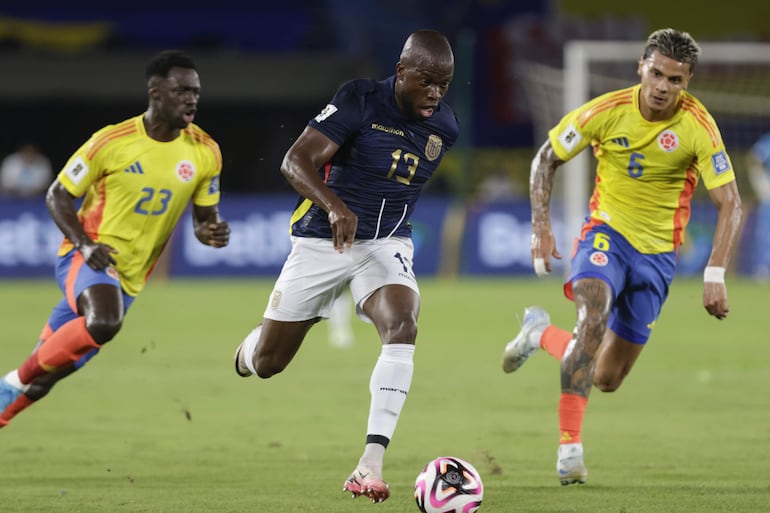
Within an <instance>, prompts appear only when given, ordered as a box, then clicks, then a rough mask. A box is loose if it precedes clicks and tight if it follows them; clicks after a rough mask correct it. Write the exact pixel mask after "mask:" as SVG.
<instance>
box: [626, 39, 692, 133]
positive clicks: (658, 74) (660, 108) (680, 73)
mask: <svg viewBox="0 0 770 513" xmlns="http://www.w3.org/2000/svg"><path fill="white" fill-rule="evenodd" d="M637 72H638V73H639V76H640V77H642V90H641V93H640V94H639V107H640V109H641V111H642V116H644V118H645V119H646V120H648V121H659V120H663V119H668V118H670V117H671V116H673V115H674V112H675V110H676V105H677V102H678V101H679V93H681V92H682V90H683V89H687V85H688V84H689V83H690V77H691V76H692V73H691V72H690V65H689V64H686V63H684V62H679V61H677V60H674V59H671V58H669V57H665V56H663V55H661V54H660V53H658V52H657V51H655V52H652V55H650V56H649V57H648V58H646V59H645V58H642V59H639V68H638V69H637Z"/></svg>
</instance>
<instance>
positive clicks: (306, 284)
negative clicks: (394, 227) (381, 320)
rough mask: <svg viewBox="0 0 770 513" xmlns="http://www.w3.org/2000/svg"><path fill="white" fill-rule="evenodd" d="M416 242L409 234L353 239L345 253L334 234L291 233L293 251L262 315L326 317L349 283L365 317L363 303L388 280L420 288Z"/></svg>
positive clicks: (359, 312) (299, 318) (278, 318)
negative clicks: (336, 246) (414, 262)
mask: <svg viewBox="0 0 770 513" xmlns="http://www.w3.org/2000/svg"><path fill="white" fill-rule="evenodd" d="M413 256H414V245H413V244H412V239H410V238H408V237H390V238H388V239H373V240H364V241H355V242H353V246H352V247H350V248H347V247H346V248H345V250H344V252H343V253H339V252H337V250H335V249H334V245H333V244H332V241H331V239H318V238H310V237H292V241H291V252H290V253H289V256H288V257H287V258H286V262H285V263H284V264H283V269H281V274H280V276H278V280H276V282H275V286H274V287H273V292H272V293H271V294H270V301H269V302H268V304H267V308H266V309H265V313H264V317H265V318H266V319H272V320H275V321H306V320H308V319H314V318H316V317H323V318H328V317H329V312H330V311H331V308H332V304H333V303H334V301H335V300H336V299H337V297H338V296H339V295H340V294H341V293H342V292H343V291H344V290H345V288H346V287H348V286H349V287H350V292H351V295H352V296H353V301H355V304H356V314H357V315H358V316H359V317H360V318H361V319H363V320H364V321H366V322H371V320H370V319H369V318H368V317H367V316H366V315H365V314H364V312H363V310H362V306H363V304H364V302H365V301H366V300H367V299H368V298H369V296H371V295H372V294H373V293H374V292H375V291H376V290H377V289H379V288H380V287H383V286H385V285H404V286H406V287H409V288H410V289H412V290H414V291H415V292H416V293H417V294H419V293H420V290H419V288H418V287H417V280H416V279H415V276H414V271H413V269H412V257H413Z"/></svg>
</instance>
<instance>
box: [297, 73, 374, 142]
mask: <svg viewBox="0 0 770 513" xmlns="http://www.w3.org/2000/svg"><path fill="white" fill-rule="evenodd" d="M368 82H369V81H366V80H353V81H351V82H347V83H346V84H343V85H342V86H341V87H340V88H339V89H338V90H337V93H336V94H335V95H334V98H332V100H331V102H329V104H328V105H326V107H324V109H323V110H322V111H321V112H320V113H319V114H318V115H317V116H316V117H314V118H313V119H311V120H310V122H309V123H308V125H309V126H311V127H313V128H315V129H317V130H319V131H320V132H321V133H323V134H324V135H325V136H326V137H328V138H329V139H331V140H332V141H334V142H335V143H337V144H338V145H340V146H342V145H343V144H344V143H345V141H347V140H348V139H349V138H351V137H352V136H353V135H355V134H356V133H357V132H358V131H359V129H360V128H361V125H362V124H363V122H364V110H365V103H364V96H365V94H366V92H367V91H366V89H367V84H368Z"/></svg>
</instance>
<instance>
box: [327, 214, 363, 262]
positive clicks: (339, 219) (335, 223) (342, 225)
mask: <svg viewBox="0 0 770 513" xmlns="http://www.w3.org/2000/svg"><path fill="white" fill-rule="evenodd" d="M329 224H330V225H331V227H332V242H333V243H334V249H336V250H337V251H339V252H340V253H342V252H343V251H344V250H345V246H347V247H350V246H352V245H353V240H354V239H355V237H356V229H357V228H358V216H357V215H355V214H354V213H353V212H352V211H351V210H350V209H349V208H348V207H346V206H344V205H343V206H341V207H340V208H337V209H334V210H331V211H329Z"/></svg>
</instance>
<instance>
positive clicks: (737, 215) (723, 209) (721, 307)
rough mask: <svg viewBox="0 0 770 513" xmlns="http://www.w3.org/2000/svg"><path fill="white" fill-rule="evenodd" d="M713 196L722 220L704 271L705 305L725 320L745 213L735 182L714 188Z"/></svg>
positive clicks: (715, 315)
mask: <svg viewBox="0 0 770 513" xmlns="http://www.w3.org/2000/svg"><path fill="white" fill-rule="evenodd" d="M709 196H710V197H711V201H712V202H713V203H714V206H715V207H716V208H717V212H718V217H717V224H716V228H715V229H714V240H713V246H712V249H711V256H710V257H709V261H708V264H707V267H706V271H705V272H704V287H703V306H704V307H705V308H706V310H707V311H708V313H709V314H711V315H713V316H714V317H716V318H717V319H724V318H725V317H726V316H727V313H728V312H729V311H730V308H729V306H728V304H727V289H726V287H725V282H724V272H725V269H727V266H728V265H729V263H730V257H731V256H732V254H733V253H734V251H735V248H736V246H737V244H738V238H739V236H740V231H741V223H742V221H743V211H742V209H741V197H740V194H739V193H738V186H737V185H736V183H735V181H732V182H729V183H726V184H724V185H722V186H720V187H716V188H714V189H711V190H710V191H709Z"/></svg>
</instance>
